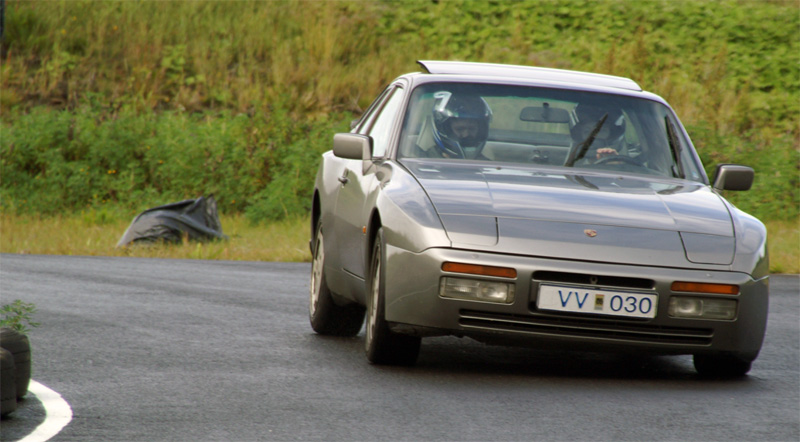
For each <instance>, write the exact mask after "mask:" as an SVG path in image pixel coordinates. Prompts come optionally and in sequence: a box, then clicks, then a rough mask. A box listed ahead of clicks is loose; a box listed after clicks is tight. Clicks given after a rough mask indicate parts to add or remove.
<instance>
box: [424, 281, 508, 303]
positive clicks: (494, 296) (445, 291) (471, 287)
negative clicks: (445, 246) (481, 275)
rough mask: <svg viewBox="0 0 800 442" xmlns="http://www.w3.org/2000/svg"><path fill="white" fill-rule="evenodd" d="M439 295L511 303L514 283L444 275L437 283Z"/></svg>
mask: <svg viewBox="0 0 800 442" xmlns="http://www.w3.org/2000/svg"><path fill="white" fill-rule="evenodd" d="M439 296H441V297H442V298H455V299H466V300H470V301H485V302H499V303H504V304H511V303H512V302H514V284H509V283H505V282H493V281H482V280H478V279H466V278H451V277H445V278H442V280H441V282H440V284H439Z"/></svg>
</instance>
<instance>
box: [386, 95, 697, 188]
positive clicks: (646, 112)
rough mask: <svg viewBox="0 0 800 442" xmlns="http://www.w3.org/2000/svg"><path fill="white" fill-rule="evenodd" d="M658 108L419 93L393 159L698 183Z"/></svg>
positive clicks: (594, 98) (566, 98)
mask: <svg viewBox="0 0 800 442" xmlns="http://www.w3.org/2000/svg"><path fill="white" fill-rule="evenodd" d="M674 118H675V117H674V115H673V114H672V112H671V111H670V110H669V109H668V108H667V107H666V106H664V105H662V104H661V103H658V102H655V101H651V100H646V99H640V98H634V97H629V96H625V95H613V94H602V93H594V92H585V91H575V90H563V89H551V88H538V87H521V86H506V85H491V84H465V83H431V84H425V85H421V86H419V87H417V88H416V89H415V90H414V92H413V94H412V96H411V100H410V103H409V106H408V109H407V111H406V115H405V119H404V123H403V131H402V133H401V138H400V143H399V150H398V154H397V156H398V158H400V159H402V158H438V159H453V160H482V161H498V162H506V163H508V162H510V163H525V164H539V165H549V166H556V167H573V168H590V169H605V170H614V171H620V172H631V173H641V174H651V175H660V176H664V177H681V178H684V177H685V178H688V179H692V180H696V181H701V180H702V178H701V176H702V175H701V173H700V172H699V170H698V166H697V164H696V163H695V161H694V158H693V156H692V155H691V152H690V151H689V150H690V147H689V146H690V144H689V142H688V140H686V139H685V137H684V136H683V133H682V131H680V130H678V129H677V127H679V125H678V124H677V122H676V121H675V120H674Z"/></svg>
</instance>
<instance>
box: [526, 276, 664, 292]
mask: <svg viewBox="0 0 800 442" xmlns="http://www.w3.org/2000/svg"><path fill="white" fill-rule="evenodd" d="M533 279H534V280H536V281H548V282H561V283H567V284H582V285H596V286H603V287H624V288H631V289H647V290H653V289H655V287H656V283H655V281H653V280H652V279H647V278H628V277H623V276H607V275H589V274H583V273H567V272H551V271H537V272H534V273H533Z"/></svg>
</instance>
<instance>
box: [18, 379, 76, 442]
mask: <svg viewBox="0 0 800 442" xmlns="http://www.w3.org/2000/svg"><path fill="white" fill-rule="evenodd" d="M28 394H33V395H34V396H36V398H37V399H39V402H41V403H42V406H43V407H44V411H45V413H46V416H45V418H44V422H42V423H41V424H39V426H38V427H36V429H35V430H33V433H31V434H29V435H27V436H25V438H24V439H22V440H21V441H20V442H44V441H46V440H49V439H50V438H52V437H53V436H55V435H56V434H58V433H59V432H60V431H61V430H62V429H63V428H64V427H66V426H67V424H69V422H70V421H71V420H72V408H70V406H69V404H68V403H67V401H65V400H64V398H62V397H61V395H60V394H58V393H56V392H55V391H53V390H51V389H49V388H47V387H46V386H44V385H42V384H40V383H38V382H36V381H34V380H33V379H31V383H30V385H29V386H28Z"/></svg>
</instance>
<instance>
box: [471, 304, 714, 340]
mask: <svg viewBox="0 0 800 442" xmlns="http://www.w3.org/2000/svg"><path fill="white" fill-rule="evenodd" d="M460 314H461V317H460V318H459V323H460V324H461V325H462V326H464V327H467V328H475V329H482V330H495V331H510V332H520V333H534V334H541V335H551V336H573V337H582V338H600V339H610V340H615V341H629V342H652V343H661V344H671V345H700V346H708V345H711V342H712V339H713V336H714V332H713V330H711V329H707V328H688V327H665V326H656V325H647V324H632V323H626V322H623V321H614V320H606V321H597V320H593V319H589V318H587V319H579V318H558V317H545V316H527V315H516V314H506V313H489V312H479V311H474V310H461V311H460Z"/></svg>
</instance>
